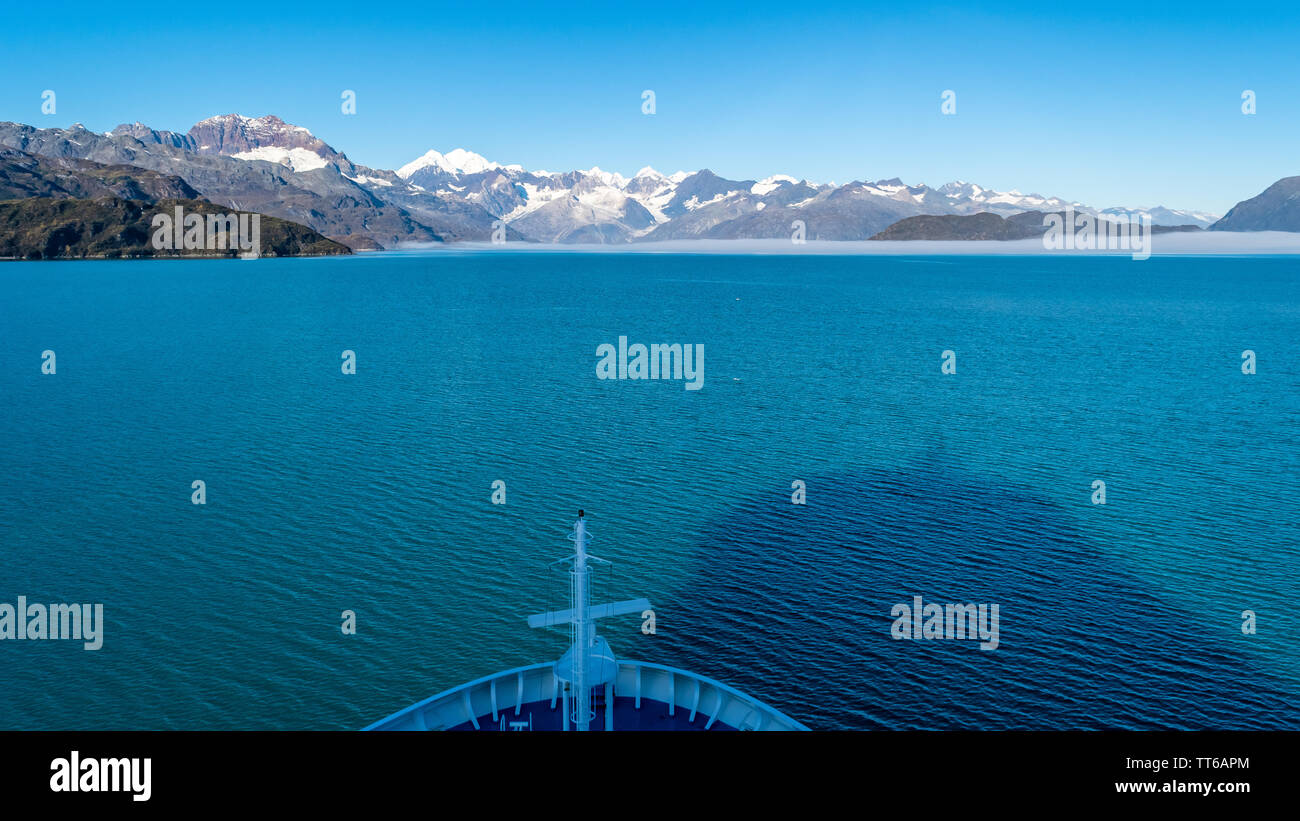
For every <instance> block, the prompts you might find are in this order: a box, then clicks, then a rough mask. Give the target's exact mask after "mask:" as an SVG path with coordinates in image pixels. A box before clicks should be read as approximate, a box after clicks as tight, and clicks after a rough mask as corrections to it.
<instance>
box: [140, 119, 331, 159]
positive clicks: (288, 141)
mask: <svg viewBox="0 0 1300 821" xmlns="http://www.w3.org/2000/svg"><path fill="white" fill-rule="evenodd" d="M119 128H122V126H119ZM186 136H187V137H188V138H189V139H190V140H191V141H192V142H193V145H194V148H193V150H195V151H197V152H199V153H200V154H221V155H224V156H227V157H234V158H235V159H239V160H263V161H266V162H272V163H277V164H279V165H283V166H286V167H288V168H289V169H290V170H291V171H295V172H301V171H311V170H314V169H317V168H324V167H325V166H327V165H334V166H343V165H346V166H348V167H350V165H351V164H350V163H348V162H347V158H346V157H344V156H343V155H342V154H340V153H339V152H337V151H335V150H334V149H333V148H331V147H330V146H329V145H327V144H326V143H325V141H324V140H321V139H319V138H318V137H315V136H313V135H312V133H311V132H310V131H308V130H307V129H305V128H303V127H302V126H299V125H291V124H289V123H286V122H285V121H284V120H281V119H280V118H279V117H277V116H275V115H274V114H268V115H266V116H265V117H244V116H242V115H240V114H222V115H220V116H217V117H209V118H208V119H206V120H202V121H200V122H198V123H195V124H194V127H193V128H191V129H190V130H189V134H188V135H186Z"/></svg>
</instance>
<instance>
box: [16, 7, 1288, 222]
mask: <svg viewBox="0 0 1300 821" xmlns="http://www.w3.org/2000/svg"><path fill="white" fill-rule="evenodd" d="M17 5H18V4H16V3H6V8H5V10H4V11H2V12H0V24H3V26H4V29H3V30H4V34H3V37H4V41H5V45H4V48H3V50H0V76H3V77H4V81H3V84H0V119H2V120H14V121H19V122H24V123H30V124H33V125H40V126H46V127H50V126H67V125H71V124H72V123H73V122H82V123H84V124H85V125H86V127H88V128H91V129H94V130H108V129H110V128H112V127H113V126H115V125H117V124H118V123H121V122H132V121H135V120H140V121H143V122H145V123H148V124H149V125H152V126H153V127H155V128H166V129H172V130H179V131H185V130H187V129H188V128H189V127H190V125H192V124H193V123H194V122H195V121H197V120H200V119H203V118H204V117H208V116H211V115H214V114H222V113H229V112H238V113H241V114H245V115H248V116H257V115H261V114H267V113H274V114H277V115H279V116H281V117H283V118H284V119H285V120H288V121H289V122H292V123H295V124H298V125H303V126H306V127H307V128H309V129H311V130H312V131H313V132H314V133H315V134H317V135H318V136H320V137H321V138H322V139H324V140H326V141H327V142H328V143H330V144H331V145H333V146H334V147H335V148H337V149H339V150H340V151H343V152H344V153H346V154H347V155H348V156H349V157H351V158H352V159H353V160H354V161H356V162H360V163H363V164H366V165H371V166H376V167H382V168H395V167H397V166H399V165H401V164H403V163H405V162H407V161H409V160H411V159H413V158H415V157H416V156H418V155H420V154H422V153H423V152H424V151H426V150H427V149H429V148H436V149H438V150H440V151H449V150H451V149H452V148H456V147H465V148H468V149H470V150H473V151H477V152H478V153H480V154H483V155H485V156H487V157H488V158H490V159H493V160H496V161H498V162H502V163H521V164H523V165H524V166H525V167H528V168H544V169H547V170H551V171H561V170H570V169H574V168H589V167H591V166H592V165H599V166H600V167H601V168H604V169H607V170H613V171H619V172H622V173H624V174H631V173H633V172H635V171H636V170H637V169H639V168H640V167H641V166H644V165H652V166H654V167H655V168H657V169H659V170H660V171H664V172H672V171H675V170H678V169H685V170H694V169H697V168H704V167H707V168H711V169H713V170H714V171H716V172H717V173H719V174H721V175H723V176H727V177H732V178H740V179H745V178H760V177H764V176H767V175H769V174H773V173H786V174H791V175H793V176H795V177H805V178H808V179H812V180H816V181H823V182H825V181H832V180H833V181H836V182H840V183H843V182H847V181H849V180H852V179H879V178H882V177H894V176H897V177H901V178H902V179H903V180H904V181H906V182H909V183H917V182H925V183H929V184H931V185H938V184H940V183H943V182H947V181H949V180H953V179H964V180H968V181H972V182H977V183H980V184H982V185H986V186H990V187H994V188H1000V189H1007V188H1018V189H1020V190H1021V191H1024V192H1029V191H1036V192H1038V193H1042V194H1051V195H1057V196H1062V197H1066V198H1069V199H1076V200H1080V201H1083V202H1086V203H1088V204H1090V205H1097V206H1107V205H1124V206H1136V205H1148V206H1149V205H1158V204H1159V205H1167V206H1170V207H1181V208H1195V209H1204V210H1210V211H1214V212H1216V213H1223V211H1225V210H1226V209H1228V208H1229V207H1231V206H1232V205H1233V204H1234V203H1236V202H1237V201H1238V200H1240V199H1243V198H1245V197H1248V196H1253V195H1254V194H1256V193H1258V192H1259V191H1261V190H1263V189H1264V188H1265V187H1267V186H1268V185H1269V184H1271V183H1272V182H1274V181H1275V180H1277V179H1278V178H1280V177H1284V176H1290V175H1293V174H1297V173H1300V41H1298V39H1297V36H1298V35H1300V12H1297V11H1296V10H1295V9H1296V6H1295V5H1294V4H1284V3H1280V2H1278V3H1272V4H1267V5H1265V4H1258V5H1256V4H1251V3H1231V4H1222V3H1213V4H1211V3H1198V2H1180V3H1137V2H1129V3H1116V4H1109V5H1107V4H1099V3H1091V2H1088V3H1081V2H1061V3H1043V2H1032V3H1021V2H997V3H987V4H983V5H982V6H981V7H975V6H972V5H970V4H952V5H949V6H938V5H933V6H911V5H910V4H908V3H906V2H903V3H899V2H890V3H885V4H879V5H874V4H869V3H843V4H841V3H836V2H817V3H812V2H809V3H800V2H763V1H762V0H756V1H755V2H750V3H736V4H725V5H724V4H709V3H704V2H689V3H676V2H652V3H601V4H590V5H566V6H555V7H551V8H544V7H542V5H541V4H533V3H519V4H516V3H511V2H495V3H470V2H462V3H456V4H446V5H444V4H438V3H412V4H401V3H397V4H383V3H378V2H367V3H348V4H336V3H330V2H326V0H321V2H316V3H312V4H308V5H304V6H301V7H294V6H292V5H289V4H284V3H263V4H248V3H236V4H222V3H202V2H200V3H156V4H144V5H135V6H124V5H122V4H112V3H95V4H90V3H85V4H79V3H74V4H63V5H62V6H60V5H58V4H52V5H50V6H47V7H42V6H41V5H40V4H39V3H23V4H21V6H22V7H21V8H15V6H17ZM44 89H53V90H55V91H56V93H57V95H58V97H57V103H58V107H57V112H56V114H54V115H42V114H41V111H40V105H41V92H42V91H43V90H44ZM344 89H353V90H355V91H356V93H357V114H356V115H355V116H345V115H343V114H342V113H341V112H340V109H339V104H340V99H339V95H340V93H341V92H342V91H343V90H344ZM643 89H653V90H654V91H655V93H656V97H657V113H655V114H654V115H652V116H646V115H643V114H642V113H641V92H642V90H643ZM945 89H952V90H954V91H955V92H956V93H957V114H956V116H951V117H949V116H943V115H941V113H940V94H941V92H942V91H944V90H945ZM1244 89H1251V90H1253V91H1255V92H1256V94H1257V95H1258V103H1257V104H1258V113H1257V114H1255V115H1254V116H1246V115H1243V114H1242V113H1241V93H1242V91H1243V90H1244Z"/></svg>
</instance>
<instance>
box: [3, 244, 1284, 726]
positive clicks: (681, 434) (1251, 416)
mask: <svg viewBox="0 0 1300 821" xmlns="http://www.w3.org/2000/svg"><path fill="white" fill-rule="evenodd" d="M1298 264H1300V263H1297V262H1296V261H1295V260H1294V259H1290V258H1153V259H1150V260H1147V261H1144V262H1134V261H1132V260H1130V259H1128V258H1077V257H1074V258H1069V257H1045V256H1039V257H1006V256H998V257H975V256H970V257H917V258H901V257H863V256H859V257H830V256H720V255H630V254H567V253H555V254H551V253H547V254H527V253H519V254H512V253H455V252H441V253H425V254H409V255H402V254H383V255H371V256H358V257H356V258H351V259H309V260H261V261H257V262H252V263H250V262H241V261H211V262H207V261H202V262H200V261H183V262H181V261H145V262H131V261H123V262H72V263H48V262H47V263H7V264H4V265H2V266H0V408H3V425H0V602H9V603H14V602H15V601H16V598H17V597H18V596H19V595H24V596H27V597H28V600H29V601H42V602H100V603H103V605H104V614H105V621H106V627H105V636H104V646H103V648H102V649H101V650H99V651H97V652H87V651H85V650H83V649H81V645H80V644H79V643H75V642H57V641H0V728H2V729H15V728H23V729H77V728H92V729H101V728H102V729H154V728H184V729H234V728H250V729H252V728H275V729H295V728H321V729H325V728H359V727H362V726H364V725H366V724H369V723H370V722H372V721H375V720H377V719H379V718H382V717H384V716H386V715H388V714H389V713H391V712H393V711H396V710H397V709H400V708H402V707H404V706H406V705H408V704H409V703H411V702H413V701H415V700H418V699H421V698H424V697H426V696H428V695H431V694H433V693H435V692H437V691H440V690H442V689H445V688H447V687H450V686H453V685H456V684H458V683H461V682H463V681H465V680H468V679H471V678H476V677H479V676H482V675H486V674H489V673H492V672H495V671H497V670H501V669H504V668H508V667H511V666H516V665H522V664H528V663H534V662H539V661H545V660H548V659H552V658H558V656H559V655H560V653H561V652H562V650H563V649H564V641H565V640H564V636H563V635H562V634H558V633H548V632H543V631H530V630H529V629H528V628H527V626H526V624H525V621H524V620H525V617H526V616H527V615H528V614H530V613H534V612H539V611H541V610H544V609H547V608H549V607H556V606H559V605H560V602H561V600H562V598H561V591H560V585H559V582H558V579H556V578H555V577H553V576H550V575H548V574H547V572H546V570H545V565H546V564H547V563H548V562H550V561H552V560H554V559H556V558H559V557H561V556H563V555H565V554H566V553H567V552H568V551H569V549H570V548H571V544H570V542H569V541H567V539H566V538H565V536H566V533H567V532H568V531H569V529H570V526H571V524H572V520H573V518H574V513H575V512H576V510H577V509H578V508H580V507H581V508H585V509H586V511H587V514H588V521H589V523H590V525H589V526H590V529H591V530H592V532H593V533H594V534H595V541H594V543H593V544H592V551H593V552H594V553H595V554H596V555H599V556H602V557H604V558H607V559H610V560H613V561H614V562H615V563H616V565H615V568H614V570H613V572H612V574H610V575H609V577H608V578H605V579H604V580H603V582H602V589H601V590H600V594H601V595H607V596H609V597H611V598H625V597H629V596H633V595H644V596H647V597H649V598H650V599H651V601H652V602H653V603H654V606H655V610H656V613H657V629H658V632H657V634H656V635H653V636H647V635H643V634H642V633H641V629H640V628H641V622H640V620H639V619H637V618H634V617H628V618H623V619H616V620H611V621H609V622H606V623H604V624H603V625H602V634H603V635H605V636H606V637H607V638H608V639H609V640H610V643H611V644H612V645H613V647H614V649H615V650H616V652H618V653H619V654H620V655H623V656H626V657H629V658H638V659H642V660H646V661H653V662H659V663H664V664H670V665H673V666H678V667H684V668H687V669H690V670H692V671H695V672H698V673H701V674H704V675H707V676H710V677H713V678H716V679H719V680H721V681H723V682H726V683H729V684H731V685H733V686H736V687H738V688H740V689H743V690H746V691H749V692H751V693H753V694H754V695H756V696H758V697H760V698H762V699H764V700H766V701H768V702H770V703H771V704H773V705H774V706H776V707H778V708H780V709H782V710H784V711H786V712H788V713H789V714H791V715H792V716H794V717H796V718H798V719H800V720H802V721H803V722H805V723H806V724H808V725H810V726H812V727H814V728H819V729H834V728H863V729H868V728H933V729H952V728H1260V727H1285V728H1292V729H1297V728H1300V614H1297V608H1300V573H1298V570H1300V271H1298V269H1297V265H1298ZM620 335H624V336H627V337H628V338H629V341H630V342H643V343H650V342H668V343H672V342H678V343H692V344H695V345H701V344H702V345H703V346H704V349H705V352H706V354H705V359H704V366H705V371H704V386H703V389H701V390H699V391H687V390H684V388H683V383H682V382H678V381H642V382H632V381H616V380H615V381H602V380H599V379H597V378H596V371H595V365H596V362H597V357H596V355H595V353H596V348H597V347H598V346H599V345H601V344H603V343H612V344H616V343H617V341H618V337H619V336H620ZM47 349H48V350H53V351H54V352H55V354H56V357H57V359H56V367H57V372H56V373H55V374H54V375H44V374H42V373H41V354H42V351H44V350H47ZM1245 349H1251V350H1253V351H1255V352H1256V356H1257V361H1258V373H1256V374H1254V375H1245V374H1243V373H1242V370H1241V363H1242V358H1241V357H1242V351H1243V350H1245ZM344 350H352V351H355V352H356V357H357V373H356V374H355V375H345V374H343V373H342V372H341V369H340V363H341V359H340V356H341V353H342V352H343V351H344ZM944 350H952V351H954V352H955V353H956V363H957V373H956V374H954V375H944V374H942V373H941V372H940V364H941V362H940V354H941V352H942V351H944ZM196 479H199V480H203V481H204V482H205V483H206V492H207V504H206V505H203V506H198V505H194V504H191V493H192V490H191V483H192V482H193V481H194V480H196ZM1098 479H1100V480H1102V481H1104V482H1105V483H1106V504H1105V505H1094V504H1093V503H1092V499H1091V497H1092V493H1093V490H1092V483H1093V482H1094V480H1098ZM495 480H502V481H504V482H505V483H506V493H507V496H506V504H505V505H493V504H492V502H491V494H492V483H493V482H494V481H495ZM795 480H802V481H804V482H805V483H806V486H807V504H806V505H803V506H798V505H794V504H792V503H791V493H792V490H791V483H792V482H794V481H795ZM917 595H920V596H923V597H924V600H925V601H926V602H935V603H957V602H963V603H964V602H970V603H997V604H998V605H999V608H1000V628H999V631H1000V646H999V647H998V649H996V650H994V651H982V650H981V649H980V648H979V646H978V643H977V642H971V641H961V640H957V641H944V640H928V641H927V640H921V641H915V640H906V641H900V640H895V639H894V638H892V637H891V630H890V628H891V623H892V621H893V619H892V617H891V615H890V613H891V609H892V608H893V606H894V605H895V604H898V603H909V604H910V603H911V602H912V598H913V596H917ZM344 610H353V611H355V613H356V615H357V634H356V635H352V636H348V635H344V634H343V632H342V631H341V629H340V625H341V613H342V611H344ZM1246 610H1251V611H1254V613H1255V614H1256V632H1255V633H1254V634H1253V635H1247V634H1244V633H1243V631H1242V623H1243V619H1242V613H1243V611H1246Z"/></svg>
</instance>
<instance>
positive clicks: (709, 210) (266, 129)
mask: <svg viewBox="0 0 1300 821" xmlns="http://www.w3.org/2000/svg"><path fill="white" fill-rule="evenodd" d="M0 146H4V147H8V148H10V149H15V150H17V151H20V152H24V153H26V154H30V155H36V156H40V157H45V158H52V159H58V160H62V161H77V160H80V161H90V162H93V163H98V164H102V165H104V166H108V167H121V166H130V167H135V168H139V169H144V170H145V171H151V172H155V173H156V174H160V175H164V176H166V177H174V178H177V179H179V180H180V181H181V182H183V183H184V184H185V185H186V186H189V187H190V188H192V189H193V192H195V193H197V194H199V195H201V196H202V197H203V198H206V199H207V200H208V201H210V202H212V203H215V204H217V205H220V206H224V207H228V208H233V209H240V210H248V211H255V212H260V213H263V214H267V215H270V216H274V217H279V218H281V219H285V220H289V221H292V222H297V223H300V224H302V225H305V226H308V227H309V228H311V229H313V230H315V231H317V232H319V233H320V234H322V235H324V236H325V237H328V238H330V239H332V240H336V241H338V242H340V243H343V244H345V245H347V246H349V247H351V248H355V249H378V248H391V247H394V246H396V245H399V244H403V243H411V242H417V243H419V242H424V243H428V242H454V241H462V240H476V241H488V240H490V239H492V238H493V233H494V230H495V231H496V233H497V235H498V236H504V238H505V239H506V240H510V241H527V242H539V243H604V244H623V243H629V242H646V241H657V240H676V239H697V238H698V239H766V238H788V237H790V236H791V233H792V230H793V228H792V226H793V225H794V224H795V223H796V222H801V223H802V224H803V226H804V231H805V236H806V238H807V239H811V240H861V239H867V238H870V237H872V236H874V235H876V234H878V233H879V232H881V231H884V230H885V229H887V228H888V227H889V226H891V225H893V224H894V223H896V222H898V221H899V220H902V219H906V218H908V217H915V216H921V215H930V216H941V215H973V214H977V213H990V214H996V215H998V216H1002V217H1010V216H1013V215H1015V214H1019V213H1024V212H1027V211H1056V210H1061V209H1064V208H1074V209H1075V210H1076V211H1080V212H1089V213H1099V212H1100V213H1102V214H1103V215H1104V214H1107V213H1117V212H1120V211H1130V210H1136V209H1119V208H1108V209H1092V208H1090V207H1088V206H1085V205H1084V204H1082V203H1077V202H1069V201H1066V200H1063V199H1061V198H1059V197H1047V196H1041V195H1038V194H1021V193H1020V192H1018V191H995V190H992V189H989V188H985V187H982V186H979V185H976V184H974V183H968V182H951V183H947V184H945V185H941V186H939V187H937V188H931V187H929V186H926V185H907V184H905V183H903V182H902V181H901V180H899V179H897V178H895V179H881V180H876V181H861V180H858V181H853V182H850V183H847V184H842V185H837V184H835V183H814V182H810V181H808V180H797V179H795V178H794V177H790V176H786V175H780V174H777V175H774V176H770V177H767V178H764V179H762V180H731V179H726V178H723V177H720V176H718V175H717V174H714V173H713V172H712V171H710V170H708V169H703V170H699V171H695V172H690V173H688V172H684V171H678V172H677V173H674V174H662V173H660V172H658V171H655V170H654V169H653V168H649V167H646V168H643V169H641V170H640V171H638V172H637V173H636V174H635V175H633V176H632V177H630V178H627V177H623V176H622V175H620V174H617V173H612V172H608V171H602V170H601V169H600V168H591V169H589V170H585V171H582V170H577V171H567V172H549V171H540V170H537V171H529V170H527V169H525V168H523V167H522V166H520V165H502V164H500V163H496V162H493V161H490V160H488V159H486V158H485V157H482V156H480V155H478V154H475V153H473V152H471V151H467V150H465V149H456V150H454V151H450V152H447V153H445V154H443V153H439V152H438V151H429V152H427V153H425V154H424V155H422V156H420V157H418V158H416V159H414V160H412V161H411V162H409V163H407V164H406V165H404V166H402V167H401V168H399V169H397V170H395V171H393V170H385V169H375V168H369V167H366V166H362V165H358V164H356V163H353V162H352V161H351V160H349V159H348V157H347V156H346V155H345V154H343V153H341V152H339V151H337V150H335V149H334V148H333V147H331V146H330V145H328V144H326V143H325V142H324V141H323V140H321V139H319V138H318V137H316V136H314V135H313V134H312V133H311V132H310V131H308V130H307V129H306V128H303V127H301V126H296V125H291V124H289V123H286V122H284V121H283V120H281V119H279V118H278V117H275V116H264V117H257V118H250V117H243V116H240V115H238V114H226V115H222V116H218V117H211V118H209V119H206V120H203V121H202V122H199V123H197V124H195V125H194V126H193V127H192V128H191V129H190V130H189V131H188V132H185V133H178V132H172V131H160V130H155V129H153V128H150V127H149V126H146V125H144V124H142V123H138V122H137V123H134V124H130V125H119V126H118V127H117V128H114V129H113V130H112V131H109V132H106V133H98V132H92V131H89V130H87V129H85V128H83V127H81V126H79V125H74V126H73V127H71V128H68V129H39V128H35V127H33V126H29V125H23V124H19V123H0ZM178 195H179V192H178ZM1142 210H1146V211H1148V212H1149V213H1150V214H1151V215H1152V221H1153V222H1154V223H1155V224H1166V225H1184V224H1190V225H1197V226H1200V227H1209V226H1211V225H1213V224H1215V222H1216V218H1215V217H1214V215H1211V214H1205V213H1200V212H1191V211H1175V210H1171V209H1166V208H1153V209H1142Z"/></svg>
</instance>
